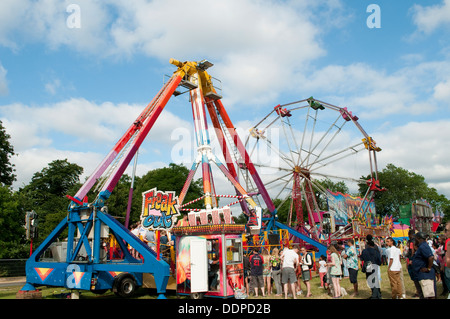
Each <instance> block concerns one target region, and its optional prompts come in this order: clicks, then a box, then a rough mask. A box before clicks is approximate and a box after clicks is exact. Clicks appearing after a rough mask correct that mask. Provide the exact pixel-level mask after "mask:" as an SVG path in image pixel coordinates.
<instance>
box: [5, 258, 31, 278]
mask: <svg viewBox="0 0 450 319" xmlns="http://www.w3.org/2000/svg"><path fill="white" fill-rule="evenodd" d="M26 262H27V259H0V278H1V277H21V276H25V263H26Z"/></svg>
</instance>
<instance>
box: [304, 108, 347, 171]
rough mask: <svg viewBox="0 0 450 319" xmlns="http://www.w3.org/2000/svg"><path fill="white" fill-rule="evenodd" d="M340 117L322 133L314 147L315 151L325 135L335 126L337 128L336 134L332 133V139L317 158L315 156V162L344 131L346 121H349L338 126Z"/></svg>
mask: <svg viewBox="0 0 450 319" xmlns="http://www.w3.org/2000/svg"><path fill="white" fill-rule="evenodd" d="M339 118H340V117H338V118H337V119H336V120H335V121H334V122H333V123H332V124H331V125H330V127H329V128H328V130H327V131H326V132H325V133H324V134H323V135H322V137H321V138H320V140H319V141H318V142H317V143H316V145H315V146H314V148H313V149H312V151H315V150H316V148H317V147H318V146H319V145H320V144H321V143H322V141H323V140H324V139H325V137H326V136H327V135H328V134H329V133H330V132H331V131H332V129H333V128H336V131H335V132H334V134H333V135H332V137H331V138H330V140H329V141H328V143H327V144H326V145H325V146H324V148H323V149H322V150H321V151H320V153H319V154H318V155H316V158H315V160H314V162H315V161H317V159H318V158H320V157H321V156H322V154H323V153H324V152H325V150H326V149H327V148H328V147H329V146H330V145H331V143H332V142H333V140H334V139H335V138H336V136H337V135H338V134H339V133H340V132H341V131H342V129H343V127H344V125H345V123H347V122H345V121H344V123H342V125H341V126H337V125H336V123H337V121H338V120H339ZM309 155H310V154H308V157H309ZM314 162H313V164H314ZM302 165H303V163H302ZM311 165H312V164H311ZM306 166H308V165H306Z"/></svg>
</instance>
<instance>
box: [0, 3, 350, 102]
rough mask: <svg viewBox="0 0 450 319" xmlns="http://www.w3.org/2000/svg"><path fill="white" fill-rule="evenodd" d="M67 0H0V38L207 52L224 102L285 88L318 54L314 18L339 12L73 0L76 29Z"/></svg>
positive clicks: (160, 54) (107, 48)
mask: <svg viewBox="0 0 450 319" xmlns="http://www.w3.org/2000/svg"><path fill="white" fill-rule="evenodd" d="M71 2H72V1H70V0H65V1H58V0H40V1H31V0H21V1H17V2H16V1H6V2H2V4H0V21H2V18H4V19H5V20H4V21H3V22H0V44H2V45H4V46H8V47H10V48H13V49H16V50H17V49H20V47H21V43H23V42H25V43H27V42H42V43H45V44H46V46H48V47H49V48H50V49H58V48H59V47H61V46H65V47H68V48H69V49H73V50H76V51H78V52H81V53H83V54H91V55H93V56H96V57H107V56H112V57H114V58H119V59H120V58H125V59H126V58H131V57H133V56H134V55H137V54H144V55H146V56H149V57H153V58H157V59H161V60H163V61H168V60H169V59H170V58H176V59H179V60H201V59H204V58H206V59H209V60H211V61H212V62H213V63H216V68H215V69H214V71H213V73H214V74H213V75H214V76H216V77H218V78H220V79H221V80H222V81H223V83H224V90H225V92H227V94H226V96H227V105H231V104H233V103H234V102H235V101H237V100H240V101H244V103H246V102H253V103H254V102H261V101H266V100H271V99H274V98H275V97H276V96H277V95H278V94H280V93H281V92H282V91H283V90H288V89H289V87H290V85H291V83H292V82H291V80H292V79H293V78H295V76H296V73H297V72H300V71H301V70H303V69H304V68H305V66H306V65H307V64H309V63H310V62H311V61H313V60H315V59H317V58H318V57H320V56H322V55H323V54H324V53H325V52H324V50H323V48H322V47H321V44H320V40H319V36H320V33H321V32H322V31H321V28H322V27H323V26H322V25H321V26H318V25H315V21H316V20H315V19H317V18H318V17H322V16H324V17H327V19H326V21H327V22H326V23H325V24H324V25H328V26H331V25H335V24H337V23H338V21H339V23H342V18H341V17H342V16H343V15H342V12H343V9H342V5H341V4H340V2H339V1H337V0H336V1H333V2H331V3H326V2H323V1H320V2H318V3H309V2H307V1H288V2H283V3H279V2H277V1H270V0H263V1H250V0H246V1H241V0H229V1H220V2H219V1H216V2H213V3H212V2H211V1H206V0H193V1H189V2H186V1H180V0H164V1H162V0H156V1H151V2H150V1H144V0H137V1H132V2H130V1H124V0H108V1H89V0H80V1H77V4H78V5H79V7H80V18H81V27H80V28H69V27H68V26H67V23H66V22H67V21H66V20H67V18H68V16H69V13H67V12H66V8H67V7H68V6H69V4H71ZM319 20H320V19H319ZM334 21H336V22H334ZM52 88H53V86H52V87H48V88H47V89H48V90H50V91H52ZM274 92H277V93H274Z"/></svg>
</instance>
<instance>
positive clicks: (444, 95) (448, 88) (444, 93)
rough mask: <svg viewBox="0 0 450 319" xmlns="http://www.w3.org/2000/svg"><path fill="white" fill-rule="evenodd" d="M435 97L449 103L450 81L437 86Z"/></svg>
mask: <svg viewBox="0 0 450 319" xmlns="http://www.w3.org/2000/svg"><path fill="white" fill-rule="evenodd" d="M433 96H434V98H435V99H436V100H440V101H447V102H448V101H449V100H450V80H447V81H445V82H439V83H438V84H436V86H435V87H434V94H433Z"/></svg>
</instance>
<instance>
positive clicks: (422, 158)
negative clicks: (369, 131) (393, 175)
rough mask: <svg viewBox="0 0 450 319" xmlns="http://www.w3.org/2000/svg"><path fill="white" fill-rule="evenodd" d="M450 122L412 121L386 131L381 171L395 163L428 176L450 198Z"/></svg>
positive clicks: (380, 134) (379, 139)
mask: <svg viewBox="0 0 450 319" xmlns="http://www.w3.org/2000/svg"><path fill="white" fill-rule="evenodd" d="M449 134H450V120H448V119H442V120H439V121H433V122H410V123H407V124H405V125H403V126H399V127H397V128H394V129H391V130H389V131H386V132H378V133H377V135H376V137H375V138H376V140H377V144H378V145H379V146H380V147H381V148H382V151H381V152H380V153H378V154H377V158H378V163H379V168H380V169H382V168H383V167H385V165H386V164H388V163H393V164H394V165H396V166H398V167H402V168H404V169H407V170H409V171H412V172H414V173H416V174H419V175H422V176H423V177H425V180H426V182H427V183H428V184H429V185H430V186H432V187H435V188H436V189H437V190H438V192H440V193H442V194H444V195H446V196H447V197H450V188H449V187H448V186H449V183H448V181H449V180H450V167H449V166H448V165H447V163H448V158H449V157H450V141H449V139H448V138H447V137H448V136H449Z"/></svg>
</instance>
